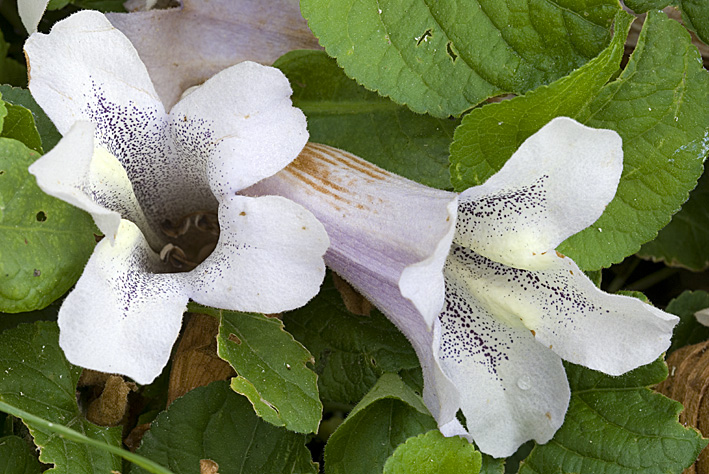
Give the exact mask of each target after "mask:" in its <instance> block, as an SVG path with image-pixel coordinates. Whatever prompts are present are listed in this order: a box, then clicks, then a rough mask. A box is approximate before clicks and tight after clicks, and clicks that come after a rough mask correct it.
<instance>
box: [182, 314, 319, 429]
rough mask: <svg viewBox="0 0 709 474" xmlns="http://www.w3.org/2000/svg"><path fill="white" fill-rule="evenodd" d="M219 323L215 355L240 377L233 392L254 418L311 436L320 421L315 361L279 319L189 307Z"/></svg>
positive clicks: (234, 385) (232, 381)
mask: <svg viewBox="0 0 709 474" xmlns="http://www.w3.org/2000/svg"><path fill="white" fill-rule="evenodd" d="M190 311H193V312H200V313H205V314H210V315H212V316H215V317H217V318H219V319H220V321H221V324H220V325H219V335H218V336H217V353H218V354H219V357H221V358H222V359H224V360H225V361H227V362H228V363H229V365H231V366H232V367H233V368H234V370H235V371H236V373H237V374H238V375H237V376H236V377H234V378H233V379H232V380H231V388H232V389H233V390H234V391H235V392H237V393H241V394H242V395H246V397H247V398H248V399H249V401H250V402H251V404H252V405H253V406H254V409H255V410H256V413H258V414H259V416H261V417H262V418H263V419H264V420H266V421H268V422H269V423H272V424H274V425H276V426H285V427H286V428H288V429H289V430H292V431H296V432H298V433H315V432H316V431H317V430H318V425H319V424H320V419H321V418H322V403H320V399H319V397H318V387H317V376H316V375H315V373H314V372H313V371H312V370H310V369H309V368H308V367H307V363H309V362H312V361H313V356H311V355H310V353H309V352H308V351H307V349H305V348H304V347H303V346H302V345H301V344H300V343H299V342H298V341H296V340H294V339H293V336H291V335H290V334H289V333H287V332H286V331H284V330H283V323H282V322H281V321H280V320H279V319H277V318H268V317H266V316H264V315H262V314H253V313H236V312H232V311H223V310H218V309H213V308H207V307H203V306H198V305H191V306H190Z"/></svg>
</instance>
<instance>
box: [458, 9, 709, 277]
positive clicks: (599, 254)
mask: <svg viewBox="0 0 709 474" xmlns="http://www.w3.org/2000/svg"><path fill="white" fill-rule="evenodd" d="M618 25H619V26H618V28H617V30H619V31H624V30H625V29H627V16H625V15H623V16H621V17H619V19H618ZM616 40H617V37H616V39H614V41H613V42H612V43H611V45H610V47H609V49H607V50H606V51H605V52H604V53H603V54H601V55H600V56H599V57H598V58H596V61H598V62H597V63H594V62H591V63H589V64H587V65H586V66H585V67H584V68H581V69H579V70H578V71H576V72H574V73H573V74H572V75H570V76H569V77H568V78H564V79H561V80H559V81H557V82H556V83H554V84H552V85H551V86H549V87H546V88H540V89H538V90H535V91H533V92H531V93H529V94H527V96H525V97H520V98H515V99H512V100H510V101H507V102H502V103H499V104H491V105H487V106H485V107H483V108H481V109H480V111H479V112H478V111H477V110H476V111H473V112H472V113H471V114H470V116H469V117H470V118H467V117H466V119H465V120H463V124H462V125H461V127H460V129H461V131H460V133H459V132H458V131H456V135H455V141H454V143H453V147H452V152H453V154H452V171H451V174H452V176H453V182H454V185H455V186H456V188H457V189H463V188H465V187H468V186H472V185H476V184H479V183H480V182H483V181H484V180H485V179H487V178H488V177H489V176H490V175H492V174H493V173H494V172H496V171H497V170H499V169H500V168H501V167H502V165H503V164H504V162H505V161H506V160H507V158H508V157H509V156H511V154H512V153H513V151H514V150H515V149H516V148H517V147H518V146H519V145H520V144H521V142H522V141H523V140H524V139H525V138H527V137H528V136H529V135H531V134H532V133H533V132H534V131H536V130H538V129H539V128H541V127H542V126H543V125H544V124H545V123H546V122H547V121H548V120H549V119H551V118H553V116H554V114H559V115H562V114H564V115H568V116H571V117H574V118H576V119H577V120H579V121H580V122H583V123H586V124H587V125H589V126H592V127H596V128H610V129H613V130H615V131H617V132H618V133H619V134H620V135H621V137H622V138H623V151H624V170H623V177H622V178H621V182H620V185H619V186H618V191H617V193H616V196H615V199H614V200H613V201H612V202H611V203H610V204H609V205H608V207H607V208H606V211H605V213H604V214H603V216H601V218H600V219H599V220H598V221H597V222H596V223H594V224H593V225H592V226H590V227H589V228H587V229H585V230H584V231H582V232H580V233H578V234H576V235H574V236H572V237H570V238H569V239H567V240H566V241H565V242H564V243H562V244H561V245H560V246H559V251H560V252H562V253H564V254H566V255H568V256H570V257H572V258H573V259H574V260H575V261H576V263H577V264H578V265H579V266H580V267H581V268H582V269H584V270H597V269H599V268H602V267H606V266H609V265H610V264H612V263H614V262H618V261H620V260H622V259H623V258H624V257H625V256H627V255H629V254H631V253H634V252H636V251H637V250H638V249H639V248H640V245H641V244H643V243H645V242H647V241H648V240H651V239H653V238H654V237H655V235H656V233H657V231H658V230H659V229H661V228H662V227H664V226H665V225H666V224H667V222H669V220H670V218H671V216H672V214H673V213H675V212H676V211H677V210H678V209H679V206H680V205H681V204H682V203H683V202H684V201H685V200H686V199H687V195H688V193H689V191H690V190H691V189H692V188H693V187H694V186H695V185H696V179H697V178H698V177H699V175H700V174H701V169H702V161H703V158H704V156H705V155H706V152H707V149H708V147H709V132H707V128H708V127H709V108H707V107H705V105H704V104H705V103H706V102H707V101H708V100H709V76H708V75H707V74H708V73H707V71H705V70H704V69H703V68H702V64H701V61H699V56H698V53H697V51H696V48H694V46H692V44H691V42H690V38H689V35H688V34H687V32H686V31H685V30H684V29H683V28H682V27H681V25H679V23H677V22H675V21H673V20H670V19H668V18H667V17H666V16H665V15H664V14H662V13H650V14H648V18H647V20H646V22H645V25H644V28H643V30H642V32H641V34H640V38H639V40H638V45H637V47H636V49H635V52H634V53H633V55H632V56H631V58H630V62H629V63H628V65H627V67H626V69H625V70H624V71H623V73H622V74H621V75H620V77H619V78H618V79H617V80H615V81H614V82H611V83H610V84H608V85H605V86H604V87H603V88H601V89H600V91H598V86H599V84H602V81H603V79H604V77H606V76H607V75H608V74H610V73H611V70H612V69H613V68H614V64H615V61H616V58H617V57H618V55H619V54H620V52H621V51H619V49H618V48H619V47H620V45H621V44H622V43H621V42H620V41H619V43H616ZM596 68H599V69H598V70H596ZM589 91H592V92H591V93H590V94H589ZM508 103H509V105H508ZM566 104H568V106H567V105H566ZM586 104H588V105H586ZM528 117H529V118H528ZM468 120H469V121H468ZM464 127H465V128H464ZM476 157H480V158H478V161H475V159H476Z"/></svg>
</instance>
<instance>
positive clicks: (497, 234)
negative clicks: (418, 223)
mask: <svg viewBox="0 0 709 474" xmlns="http://www.w3.org/2000/svg"><path fill="white" fill-rule="evenodd" d="M622 170H623V150H622V143H621V138H620V136H618V134H617V133H616V132H614V131H612V130H598V129H592V128H589V127H586V126H584V125H581V124H579V123H578V122H576V121H574V120H572V119H569V118H566V117H559V118H556V119H554V120H552V121H551V122H549V123H548V124H547V125H545V126H544V127H542V129H541V130H539V131H538V132H537V133H535V134H534V135H532V136H531V137H529V138H528V139H527V140H526V141H525V142H524V143H523V144H522V146H520V148H519V149H518V150H517V151H516V152H515V153H514V155H512V157H511V158H510V159H509V160H508V161H507V163H506V164H505V166H503V167H502V169H501V170H500V171H499V172H497V173H496V174H495V175H494V176H492V177H491V178H490V179H488V180H487V181H486V182H485V183H484V184H482V185H481V186H475V187H472V188H469V189H468V190H466V191H464V192H463V193H462V194H461V196H460V206H459V211H458V228H457V229H456V236H455V238H454V240H455V242H456V243H458V244H460V245H462V246H464V247H468V248H470V249H472V250H475V251H476V252H478V253H479V254H481V255H485V256H486V257H488V258H490V259H492V260H495V261H498V262H502V263H505V264H506V265H510V266H513V267H517V268H527V269H530V270H533V269H537V268H544V266H546V265H548V264H550V262H551V261H552V258H553V250H554V249H555V248H556V247H557V246H558V245H559V244H560V243H561V242H563V241H564V240H565V239H566V238H567V237H569V236H571V235H573V234H575V233H577V232H579V231H580V230H582V229H584V228H586V227H588V226H589V225H591V224H593V222H595V221H596V220H597V219H598V218H599V217H600V216H601V214H602V213H603V210H604V209H605V207H606V205H607V204H608V203H609V202H610V201H611V199H613V196H614V195H615V191H616V188H617V187H618V182H619V180H620V175H621V172H622Z"/></svg>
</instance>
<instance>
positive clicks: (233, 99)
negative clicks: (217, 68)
mask: <svg viewBox="0 0 709 474" xmlns="http://www.w3.org/2000/svg"><path fill="white" fill-rule="evenodd" d="M291 93H292V90H291V88H290V84H289V82H288V79H287V78H286V76H284V75H283V73H282V72H281V71H279V70H278V69H275V68H272V67H267V66H261V65H260V64H256V63H253V62H243V63H240V64H237V65H236V66H232V67H230V68H228V69H225V70H224V71H222V72H220V73H219V74H217V75H216V76H214V77H212V78H211V79H209V80H208V81H207V82H205V83H204V84H203V85H202V86H200V87H198V88H196V89H194V90H193V91H191V92H190V93H188V94H187V95H186V97H184V98H183V99H182V100H181V101H180V102H178V103H177V104H176V105H175V107H174V108H173V109H172V111H171V112H170V117H171V119H172V123H173V130H174V137H175V138H174V141H175V143H181V144H182V145H181V146H180V147H179V148H178V149H177V150H176V151H177V152H178V155H179V157H180V158H179V159H180V162H181V163H186V164H188V165H189V162H190V161H191V160H195V158H192V157H199V158H201V159H202V160H203V162H202V164H201V176H202V179H204V177H205V174H206V175H207V176H208V178H209V184H210V185H211V188H212V192H213V193H214V194H215V195H216V196H225V195H229V194H233V193H234V192H235V191H239V190H241V189H243V188H245V187H247V186H250V185H252V184H254V183H256V182H257V181H260V180H261V179H263V178H266V177H268V176H271V175H273V174H274V173H276V172H278V171H280V170H281V169H283V167H284V166H286V165H287V164H288V163H290V162H291V161H293V160H294V159H295V158H296V156H298V153H300V150H302V149H303V146H304V145H305V143H306V142H307V140H308V130H307V124H306V121H305V115H303V112H301V111H300V109H297V108H295V107H293V104H292V103H291V100H290V96H291ZM182 123H198V124H200V126H202V127H206V128H208V130H209V136H205V137H203V138H202V137H200V138H199V139H190V138H189V135H188V134H189V133H194V131H193V130H194V128H195V127H190V128H184V127H182V128H180V127H179V126H180V124H182ZM205 144H210V147H211V148H209V149H207V148H206V145H205ZM207 158H208V159H209V163H208V167H207V161H206V160H207ZM205 169H207V173H205V172H204V170H205ZM206 184H207V183H204V185H203V187H206V186H205V185H206Z"/></svg>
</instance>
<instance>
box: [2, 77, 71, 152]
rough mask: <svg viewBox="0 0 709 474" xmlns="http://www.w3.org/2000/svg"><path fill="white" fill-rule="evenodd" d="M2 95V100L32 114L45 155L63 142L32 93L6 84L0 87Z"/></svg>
mask: <svg viewBox="0 0 709 474" xmlns="http://www.w3.org/2000/svg"><path fill="white" fill-rule="evenodd" d="M0 94H2V100H4V101H5V102H7V103H9V104H13V105H21V106H22V107H24V108H26V109H29V110H30V112H32V117H33V118H34V122H35V126H36V127H37V131H38V132H39V136H40V137H41V139H42V148H43V149H44V152H45V153H46V152H48V151H49V150H51V149H52V148H54V145H56V144H57V143H58V142H59V140H61V138H62V136H61V134H60V133H59V132H58V131H57V127H55V126H54V124H53V123H52V121H51V120H50V119H49V117H47V114H45V113H44V110H42V108H41V107H40V106H39V104H37V102H36V101H35V100H34V97H32V94H30V91H28V90H27V89H21V88H19V87H12V86H9V85H7V84H5V85H0Z"/></svg>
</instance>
